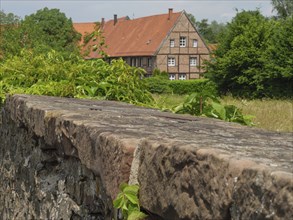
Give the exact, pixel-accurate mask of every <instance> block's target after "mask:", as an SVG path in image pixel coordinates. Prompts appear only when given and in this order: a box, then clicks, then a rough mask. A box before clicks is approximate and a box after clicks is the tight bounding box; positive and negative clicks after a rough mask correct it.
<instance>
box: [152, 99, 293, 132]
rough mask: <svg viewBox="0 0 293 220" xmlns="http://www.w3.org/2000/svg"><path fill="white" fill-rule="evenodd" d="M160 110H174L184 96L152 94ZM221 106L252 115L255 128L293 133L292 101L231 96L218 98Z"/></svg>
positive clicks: (182, 100)
mask: <svg viewBox="0 0 293 220" xmlns="http://www.w3.org/2000/svg"><path fill="white" fill-rule="evenodd" d="M153 97H154V99H155V102H156V103H158V104H159V107H160V108H161V109H174V108H175V107H176V106H178V105H180V104H182V103H183V102H184V100H185V99H186V95H176V94H153ZM220 102H221V103H222V104H223V105H234V106H236V107H237V108H238V109H241V112H242V113H243V114H244V115H253V116H254V117H253V118H252V119H251V121H252V123H253V124H254V126H255V127H257V128H262V129H266V130H270V131H278V132H293V100H292V99H284V100H276V99H254V100H249V99H241V98H235V97H232V96H223V97H221V98H220Z"/></svg>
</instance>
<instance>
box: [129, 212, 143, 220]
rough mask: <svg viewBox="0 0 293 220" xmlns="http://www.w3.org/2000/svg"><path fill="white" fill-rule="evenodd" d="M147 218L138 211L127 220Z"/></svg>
mask: <svg viewBox="0 0 293 220" xmlns="http://www.w3.org/2000/svg"><path fill="white" fill-rule="evenodd" d="M146 217H147V215H146V214H144V213H143V212H140V211H133V212H131V213H130V214H129V216H128V218H127V220H140V219H145V218H146Z"/></svg>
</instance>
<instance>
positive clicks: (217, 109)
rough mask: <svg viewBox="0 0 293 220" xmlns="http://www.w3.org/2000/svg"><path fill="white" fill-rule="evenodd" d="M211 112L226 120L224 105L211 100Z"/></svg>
mask: <svg viewBox="0 0 293 220" xmlns="http://www.w3.org/2000/svg"><path fill="white" fill-rule="evenodd" d="M212 107H213V113H215V114H216V115H217V116H219V118H220V119H222V120H226V110H225V107H224V106H223V105H221V104H219V103H216V102H212Z"/></svg>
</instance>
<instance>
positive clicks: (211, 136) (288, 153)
mask: <svg viewBox="0 0 293 220" xmlns="http://www.w3.org/2000/svg"><path fill="white" fill-rule="evenodd" d="M10 99H11V101H12V102H11V101H10V103H11V104H13V105H14V106H18V108H16V109H14V110H15V112H14V114H12V115H13V117H14V120H18V121H20V122H22V123H25V124H27V123H30V126H32V128H33V129H34V130H35V132H36V134H39V135H42V136H44V135H45V132H46V131H45V130H44V129H45V127H44V124H43V123H44V122H43V121H42V120H43V119H46V118H47V119H48V118H59V120H63V121H70V122H73V123H74V124H76V125H83V126H86V127H89V128H94V129H96V130H97V131H99V133H102V132H107V133H109V135H110V134H111V135H114V136H115V137H117V138H120V139H121V140H128V142H129V141H130V142H131V143H132V144H131V145H134V147H135V145H136V144H138V143H139V141H141V140H148V141H151V142H156V143H158V144H166V143H174V144H175V143H176V145H177V146H182V147H184V148H189V149H206V150H209V151H214V152H215V153H219V154H223V155H226V154H227V155H231V156H233V158H234V159H236V160H237V159H245V160H246V159H247V160H251V161H254V162H256V163H258V164H261V165H265V166H268V167H270V168H271V169H273V170H279V171H288V172H292V167H293V135H292V133H277V132H270V131H265V130H261V129H256V128H251V127H246V126H241V125H238V124H235V123H227V122H223V121H220V120H215V119H208V118H201V117H193V116H189V115H176V114H172V113H167V112H161V111H159V110H155V109H147V108H142V107H137V106H133V105H129V104H125V103H121V102H113V101H94V100H81V99H70V98H57V97H48V96H30V95H14V96H13V97H11V98H10ZM15 104H16V105H15ZM20 105H25V108H19V107H20ZM29 112H38V114H30V113H29ZM40 116H41V117H40ZM32 122H33V123H32Z"/></svg>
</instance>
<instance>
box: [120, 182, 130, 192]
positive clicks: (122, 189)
mask: <svg viewBox="0 0 293 220" xmlns="http://www.w3.org/2000/svg"><path fill="white" fill-rule="evenodd" d="M127 186H128V184H127V183H121V184H120V186H119V189H120V191H121V192H123V191H124V189H125V188H126V187H127Z"/></svg>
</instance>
